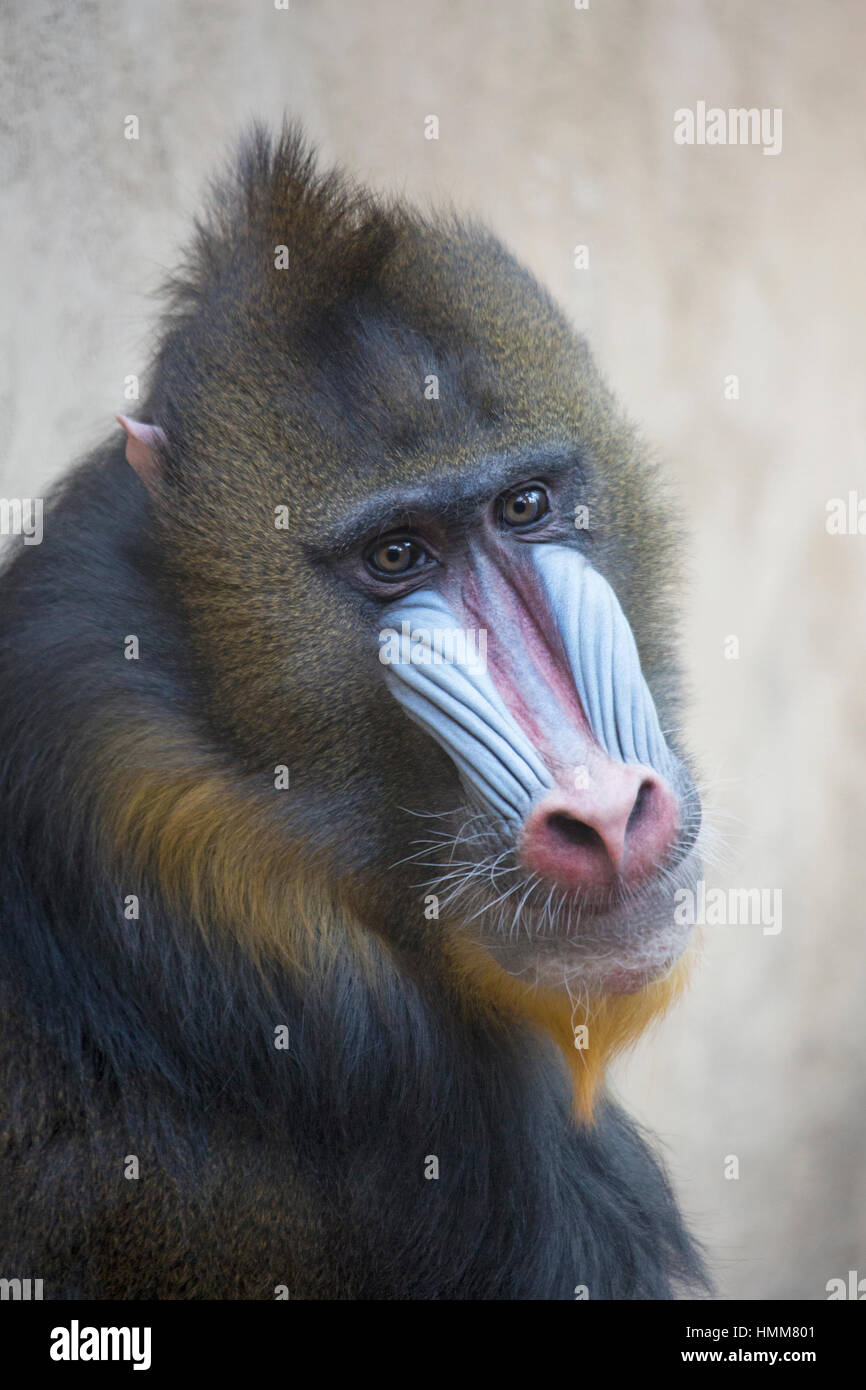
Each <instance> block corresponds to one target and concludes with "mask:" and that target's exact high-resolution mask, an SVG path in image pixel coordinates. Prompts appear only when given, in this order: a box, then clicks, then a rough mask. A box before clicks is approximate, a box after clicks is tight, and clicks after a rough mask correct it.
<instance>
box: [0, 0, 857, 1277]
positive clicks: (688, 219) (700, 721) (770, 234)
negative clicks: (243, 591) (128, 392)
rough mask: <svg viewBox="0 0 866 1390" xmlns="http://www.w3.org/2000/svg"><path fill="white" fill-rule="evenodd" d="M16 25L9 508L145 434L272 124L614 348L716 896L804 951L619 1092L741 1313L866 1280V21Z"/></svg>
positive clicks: (409, 13)
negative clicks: (131, 430) (686, 118)
mask: <svg viewBox="0 0 866 1390" xmlns="http://www.w3.org/2000/svg"><path fill="white" fill-rule="evenodd" d="M3 27H4V37H3V55H2V98H0V102H2V120H0V137H2V148H0V156H2V171H0V186H2V192H0V197H2V203H3V219H2V226H3V245H4V253H5V254H4V255H3V267H2V277H3V279H2V303H3V335H2V336H3V349H2V351H3V360H2V369H0V393H2V394H0V495H6V496H9V495H24V496H32V495H35V494H38V493H40V492H41V490H42V489H43V488H44V487H45V486H46V484H47V483H48V482H49V481H50V480H52V479H53V478H54V477H56V476H57V475H58V474H59V473H60V472H61V471H62V470H63V469H64V467H65V466H66V465H67V463H68V462H69V461H70V459H71V458H72V457H73V456H75V455H77V454H79V453H80V452H81V451H82V450H83V449H85V448H86V447H88V446H89V445H90V444H91V443H92V442H93V441H95V440H96V439H97V438H99V437H100V435H101V434H102V433H103V432H104V430H105V428H106V425H107V423H108V422H109V421H110V420H111V417H112V414H113V412H114V411H115V410H116V409H118V408H121V406H122V404H123V401H122V383H123V378H124V376H125V375H126V374H127V373H129V372H138V371H141V370H142V369H143V367H144V365H145V362H146V357H147V349H148V342H149V337H148V334H149V326H150V324H151V321H152V312H153V309H152V304H151V301H150V298H149V292H150V290H151V289H152V288H153V287H154V285H155V284H156V283H157V282H158V281H159V279H160V277H161V275H162V272H163V270H164V269H165V268H167V267H168V266H169V265H170V264H171V262H172V259H173V254H174V248H175V247H176V246H177V244H178V242H179V241H180V240H181V239H182V238H183V237H184V235H185V233H186V230H187V228H188V225H189V218H190V215H191V213H192V211H193V210H194V209H195V207H196V203H197V200H198V196H199V192H200V189H201V187H202V182H203V179H204V178H205V177H206V175H207V173H208V171H209V170H210V169H211V168H212V166H213V164H214V163H215V162H216V161H218V160H219V159H221V158H222V154H223V151H224V148H225V144H226V141H227V140H228V139H229V138H230V137H231V136H232V135H234V133H235V132H236V131H237V129H238V127H239V126H240V125H241V124H242V123H243V122H244V121H245V120H246V119H247V118H248V117H249V116H250V115H252V114H260V115H264V116H266V117H269V118H272V119H278V118H279V117H280V115H281V113H282V111H283V110H284V109H288V110H289V111H290V112H293V113H296V114H300V115H301V116H303V117H304V119H305V120H306V122H307V124H308V127H309V130H310V132H311V134H312V135H313V136H314V137H315V138H316V139H317V140H318V141H319V142H320V144H321V146H322V148H323V150H324V152H325V154H326V155H328V156H335V157H339V158H340V159H341V160H343V161H345V162H346V163H347V164H348V165H349V166H351V167H352V168H353V169H354V170H355V171H356V172H357V173H358V174H360V175H361V176H362V177H364V178H366V179H369V180H371V181H373V182H374V183H375V184H376V185H379V186H381V187H388V188H394V189H399V190H402V191H404V192H406V193H408V194H410V195H413V196H417V197H419V198H421V199H441V198H450V199H452V200H453V201H454V203H455V204H456V205H457V206H459V207H461V208H464V209H470V210H473V211H475V212H477V213H479V214H481V215H482V216H484V217H485V218H486V219H488V220H489V221H490V222H491V223H492V225H493V226H494V227H495V228H496V229H497V230H498V232H499V233H500V234H501V235H502V236H503V238H504V239H505V240H506V241H508V242H509V243H510V244H511V245H512V246H513V247H514V248H515V249H516V251H517V252H518V253H519V254H520V255H521V256H522V257H523V258H524V259H525V260H526V261H527V262H528V264H529V265H530V266H531V267H532V269H533V270H535V271H536V272H537V273H538V274H539V275H540V276H541V277H542V278H543V279H544V280H545V281H546V282H547V283H548V285H549V286H550V287H551V289H552V290H553V292H554V293H555V294H556V295H557V296H558V297H559V299H560V300H561V301H562V302H563V303H564V305H565V307H566V308H567V310H568V311H569V312H570V314H571V316H572V318H573V320H574V322H575V323H576V324H577V325H578V327H579V328H580V329H581V330H583V331H584V332H586V333H587V334H588V336H589V337H590V339H591V342H592V343H593V345H594V347H595V351H596V353H597V355H598V357H599V359H600V361H601V363H602V365H603V367H604V369H605V371H606V372H607V374H608V376H609V377H610V379H611V380H612V382H613V383H614V385H615V386H616V388H617V390H618V391H619V393H620V394H621V396H622V398H623V400H624V401H625V402H626V403H627V405H628V406H629V408H630V409H631V411H632V413H633V414H634V415H636V416H637V417H638V418H639V419H640V420H641V421H642V422H643V424H644V427H645V430H646V432H647V434H648V435H649V436H650V437H651V438H652V439H653V440H654V441H655V443H656V444H657V446H658V449H659V452H660V453H661V454H662V455H663V456H665V457H666V459H667V461H668V464H669V469H670V472H671V474H672V475H673V476H674V477H675V478H676V479H677V480H678V483H679V487H680V493H681V497H682V504H683V506H684V508H685V511H686V513H687V518H688V522H689V525H690V527H691V530H692V533H693V536H694V548H693V556H692V581H691V586H690V589H689V592H688V595H687V623H686V642H685V648H686V653H687V659H688V665H689V670H690V676H691V681H692V687H693V695H694V700H693V712H692V716H691V720H690V738H691V743H692V745H693V747H694V748H695V749H696V751H697V752H698V754H699V757H700V761H701V765H702V768H703V773H704V776H705V778H706V780H707V782H708V783H710V784H711V785H710V787H709V797H710V803H711V810H712V813H713V815H714V818H715V820H716V822H717V824H718V826H719V828H720V831H721V834H722V838H723V841H724V845H725V848H724V851H723V852H724V863H723V865H722V867H721V868H716V869H715V870H714V871H713V876H712V882H713V883H715V884H718V885H722V886H725V887H728V886H737V887H768V888H772V887H779V888H781V889H782V890H783V892H784V918H783V929H782V931H781V933H780V934H779V935H777V936H765V935H763V934H762V932H761V930H760V928H759V927H754V926H752V927H749V926H746V927H727V928H708V929H707V933H706V935H707V946H706V952H705V958H704V962H703V966H702V969H701V972H700V975H699V978H698V980H697V982H696V984H695V987H694V989H693V991H692V993H691V996H690V997H689V999H688V1000H687V1002H686V1003H685V1004H684V1005H683V1006H682V1007H681V1008H680V1009H679V1010H678V1012H677V1013H676V1015H675V1016H673V1017H672V1018H671V1019H670V1020H669V1021H668V1022H667V1023H666V1024H665V1025H664V1026H663V1027H662V1029H661V1031H660V1032H659V1034H658V1035H657V1037H656V1039H655V1040H654V1041H653V1042H649V1043H647V1042H645V1043H644V1044H642V1046H641V1048H640V1051H639V1053H638V1054H637V1055H636V1056H635V1057H634V1059H633V1060H632V1061H631V1062H629V1063H628V1065H626V1066H625V1067H623V1068H622V1069H621V1071H620V1075H619V1077H618V1085H619V1087H620V1089H621V1091H622V1092H623V1093H624V1095H625V1096H626V1097H627V1099H628V1101H629V1103H630V1104H631V1105H632V1106H633V1107H634V1108H635V1109H636V1111H637V1112H638V1113H639V1114H640V1115H641V1116H642V1117H643V1118H644V1119H645V1120H646V1121H647V1122H648V1123H649V1124H650V1125H652V1126H653V1127H654V1128H655V1129H656V1130H657V1131H658V1132H659V1134H660V1135H661V1137H662V1139H663V1141H664V1143H665V1144H666V1145H667V1147H668V1152H669V1155H670V1159H671V1163H672V1166H673V1169H674V1171H675V1173H676V1175H677V1179H678V1183H679V1186H680V1190H681V1193H682V1199H683V1203H684V1205H685V1207H686V1208H687V1210H688V1211H690V1212H691V1213H692V1216H693V1220H694V1223H695V1225H696V1227H697V1229H698V1230H699V1231H701V1232H702V1233H703V1234H704V1237H705V1239H706V1241H707V1242H708V1245H709V1248H710V1251H711V1256H712V1260H713V1263H714V1267H715V1269H716V1272H717V1275H718V1281H719V1288H720V1291H721V1292H722V1293H723V1294H724V1295H727V1296H741V1297H746V1298H767V1297H782V1298H792V1297H805V1298H820V1297H822V1296H823V1294H824V1286H825V1284H826V1281H827V1280H828V1279H829V1278H831V1277H833V1276H836V1275H845V1274H846V1272H847V1271H848V1270H849V1269H852V1268H856V1269H859V1271H860V1273H861V1275H866V1161H864V1159H866V1154H864V1113H866V1043H864V1025H863V1017H864V1012H866V1010H864V985H866V953H864V949H863V936H864V929H866V924H864V913H863V909H862V907H861V903H862V902H863V899H864V896H866V873H864V865H866V845H864V832H866V824H864V813H863V804H864V795H863V786H864V781H866V766H864V716H863V678H864V654H863V653H864V638H866V621H864V606H866V536H864V537H856V536H829V535H828V534H827V533H826V531H825V526H824V520H825V503H826V501H827V499H828V498H830V497H834V496H840V495H841V496H844V495H846V494H847V492H848V491H849V489H852V488H858V487H859V488H860V490H861V495H864V496H866V469H864V435H866V428H864V427H866V420H864V376H866V373H864V368H866V361H864V346H863V344H864V336H866V284H864V270H863V266H864V252H863V233H864V216H866V187H864V160H863V156H864V142H866V135H864V132H866V109H864V104H866V103H864V94H863V93H864V86H863V80H862V74H863V69H864V63H866V24H864V15H863V8H862V3H861V0H835V2H831V3H824V4H822V5H816V4H814V3H805V2H804V0H620V3H613V2H612V0H608V3H603V0H591V8H590V9H589V11H587V12H578V11H576V10H575V9H574V7H573V4H572V2H571V0H528V2H527V0H498V3H497V2H495V0H450V3H449V0H424V3H422V2H421V0H364V3H362V4H358V3H356V0H320V3H313V0H291V8H290V10H289V11H288V13H285V12H280V11H276V10H275V9H274V8H273V4H272V0H187V3H185V4H183V5H180V4H178V3H177V2H176V0H90V2H89V3H87V4H74V5H73V4H69V3H62V4H61V3H54V4H52V3H48V0H27V3H25V0H11V3H7V5H6V6H5V7H4V10H3ZM699 99H703V100H705V101H706V102H707V103H708V104H710V105H721V106H723V107H728V106H752V105H754V106H758V107H781V108H782V110H783V149H782V153H781V154H780V155H779V156H778V157H770V156H764V155H763V154H762V153H761V150H760V149H758V148H751V147H727V148H718V147H694V148H682V147H679V146H677V145H675V144H674V141H673V138H672V129H673V112H674V110H675V109H676V108H679V107H685V106H694V104H695V102H696V101H698V100H699ZM129 113H134V114H136V115H137V116H138V117H139V118H140V123H141V138H140V140H138V141H137V142H129V141H127V140H125V139H124V138H123V120H124V117H125V116H126V115H128V114H129ZM430 113H435V114H436V115H438V116H439V119H440V123H441V126H440V139H439V140H438V142H432V141H426V140H425V139H424V138H423V119H424V117H425V116H426V115H428V114H430ZM576 243H586V244H588V246H589V247H590V258H591V259H590V268H589V269H588V270H582V271H578V270H575V269H574V268H573V265H572V250H573V247H574V246H575V244H576ZM729 373H735V374H736V375H737V376H738V377H739V379H740V392H741V395H740V399H739V400H738V401H729V400H725V399H724V396H723V379H724V377H725V376H726V375H727V374H729ZM731 634H733V635H736V636H737V637H738V638H739V641H740V658H739V660H726V659H725V657H724V652H723V643H724V640H725V638H726V637H728V636H729V635H731ZM727 1155H736V1156H738V1158H739V1164H740V1177H739V1180H737V1181H729V1180H725V1178H724V1176H723V1170H724V1161H725V1157H726V1156H727Z"/></svg>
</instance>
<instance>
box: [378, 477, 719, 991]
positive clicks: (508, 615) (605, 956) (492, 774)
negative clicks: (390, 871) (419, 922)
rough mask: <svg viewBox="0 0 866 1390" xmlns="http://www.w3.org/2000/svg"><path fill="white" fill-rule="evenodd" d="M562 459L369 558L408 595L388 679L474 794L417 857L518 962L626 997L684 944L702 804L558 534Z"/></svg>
mask: <svg viewBox="0 0 866 1390" xmlns="http://www.w3.org/2000/svg"><path fill="white" fill-rule="evenodd" d="M556 453H557V451H556V450H548V457H549V461H551V462H552V461H553V459H554V458H555V457H556ZM566 459H567V454H566V455H565V456H564V457H561V458H560V460H559V463H560V466H561V467H562V465H563V464H565V466H564V467H562V472H561V473H559V476H558V479H557V483H558V485H557V486H551V485H546V484H545V482H544V481H541V480H538V479H530V480H528V481H526V482H522V483H518V484H516V485H513V486H511V487H509V488H508V489H506V490H505V491H503V492H502V493H501V494H500V495H499V496H498V497H496V498H494V499H491V504H490V505H489V506H486V507H485V506H482V507H481V508H480V509H479V512H478V515H477V517H476V521H475V524H474V525H470V526H468V527H467V528H466V529H465V531H464V532H463V534H462V536H461V540H460V543H459V544H457V545H454V544H450V543H449V541H448V539H447V538H442V537H441V536H440V539H439V543H438V546H437V545H436V542H435V540H433V539H432V537H433V536H435V531H436V528H435V527H431V528H430V530H429V531H428V534H427V535H426V536H425V535H424V534H423V532H421V531H415V532H412V531H410V530H407V529H406V528H403V529H402V530H401V531H400V532H398V533H394V534H391V535H386V536H384V537H379V538H377V540H376V542H375V544H374V545H373V546H372V547H371V548H370V549H369V550H368V552H367V554H366V557H365V562H366V567H367V570H368V572H369V573H370V574H371V576H372V577H373V580H374V582H376V583H378V585H379V586H381V587H385V586H396V587H398V588H399V590H400V596H399V598H397V599H396V600H395V601H393V602H392V603H390V604H388V606H387V607H386V608H385V610H384V612H383V626H382V629H381V631H380V633H379V641H380V653H379V659H380V663H381V664H382V667H383V679H384V682H385V684H386V685H387V687H388V689H389V691H390V692H391V694H392V696H393V697H394V698H395V699H396V701H397V702H398V704H399V705H400V706H401V708H402V709H403V710H404V711H405V713H406V714H407V715H408V716H409V718H410V719H411V720H412V721H413V722H414V723H415V724H416V725H418V726H419V727H420V728H421V729H423V730H424V732H425V733H426V734H427V735H428V736H429V738H430V739H432V740H434V741H435V742H436V743H437V744H438V745H439V746H440V747H441V748H443V749H444V750H445V752H446V753H447V754H448V756H449V758H450V759H451V761H452V763H453V765H454V768H455V769H456V772H457V775H458V777H459V781H460V784H461V787H462V790H463V793H464V798H463V804H462V806H461V808H460V811H459V812H458V816H457V818H459V819H460V824H459V826H457V827H456V828H454V826H453V821H454V819H455V818H454V817H452V818H451V820H452V826H451V827H450V828H449V829H447V830H443V831H441V832H440V833H439V835H438V836H434V838H433V839H432V840H431V841H430V842H429V844H428V846H427V851H428V852H422V855H421V856H419V857H421V858H423V859H424V860H425V861H427V862H438V863H439V864H440V865H441V870H442V871H441V878H440V880H439V881H438V885H437V881H436V880H435V879H434V880H433V882H432V883H430V884H428V885H427V886H428V888H429V889H430V890H431V891H433V892H435V891H436V888H437V886H438V887H439V889H440V890H441V892H442V894H443V897H444V900H445V904H446V908H447V907H452V906H455V905H457V904H458V903H459V904H460V916H461V918H462V920H463V922H464V925H465V929H467V930H471V931H473V932H474V935H475V936H476V938H477V939H478V940H480V941H481V942H482V943H483V945H484V946H485V947H486V948H487V949H488V950H489V951H490V952H491V953H492V954H493V955H494V956H495V958H496V959H497V960H498V961H499V962H500V964H502V965H503V966H504V967H505V968H506V969H507V970H509V971H510V972H511V973H515V974H520V975H524V974H527V973H528V974H529V975H530V978H534V979H537V980H539V981H540V982H541V983H543V984H545V985H548V986H550V985H556V984H563V983H565V984H572V983H573V984H575V985H578V986H583V987H585V988H587V989H589V990H592V991H593V992H595V993H599V992H603V993H630V992H632V991H635V990H637V989H639V988H641V987H642V986H643V985H644V984H646V983H647V982H648V981H649V980H651V979H653V978H656V977H657V976H658V975H659V974H661V973H663V972H664V971H665V970H666V969H667V968H669V967H670V965H671V964H672V963H673V962H674V961H675V960H676V958H677V957H678V956H679V954H680V952H681V951H682V949H683V947H684V945H685V944H686V941H687V939H688V935H689V929H688V928H683V927H680V926H675V925H674V911H673V908H674V896H673V895H674V891H675V889H676V888H679V887H682V886H684V885H685V884H689V883H690V882H692V881H693V879H694V877H695V875H696V856H695V852H694V845H695V839H696V835H697V829H698V825H699V822H700V810H699V805H698V801H697V795H696V792H695V789H694V787H693V784H692V783H691V780H690V778H689V776H688V774H687V772H686V770H685V768H684V766H683V764H682V762H681V761H680V760H679V759H678V758H677V757H676V756H675V754H674V753H673V752H672V750H671V748H670V746H669V745H668V742H667V741H666V739H665V736H664V733H663V732H662V729H661V727H660V724H659V717H658V714H657V711H656V706H655V703H654V701H653V697H652V694H651V692H650V690H649V687H648V685H647V682H646V680H645V679H644V676H643V673H642V670H641V664H640V658H639V655H638V650H637V646H636V643H635V639H634V636H633V634H632V630H631V628H630V626H629V623H628V621H627V619H626V617H625V614H624V613H623V610H622V608H621V606H620V604H619V601H618V599H617V597H616V594H615V592H614V590H613V588H612V586H611V585H610V583H609V582H608V581H607V580H606V579H605V578H604V576H603V575H602V574H601V573H600V572H599V570H598V569H597V568H595V566H594V565H593V564H592V562H591V560H590V559H589V558H588V557H587V554H586V553H585V550H584V549H582V548H581V545H580V542H579V540H578V539H577V538H576V537H574V536H573V535H572V536H569V535H568V533H567V532H565V531H564V526H563V517H562V515H561V513H560V512H559V511H558V507H559V506H560V505H561V498H562V496H563V495H564V494H565V493H567V491H568V469H567V464H566ZM555 471H557V470H555ZM443 551H444V552H446V553H447V556H448V559H447V562H446V563H444V564H443V558H444V557H443V555H442V552H443ZM415 809H417V810H418V811H419V812H423V808H421V807H418V808H415Z"/></svg>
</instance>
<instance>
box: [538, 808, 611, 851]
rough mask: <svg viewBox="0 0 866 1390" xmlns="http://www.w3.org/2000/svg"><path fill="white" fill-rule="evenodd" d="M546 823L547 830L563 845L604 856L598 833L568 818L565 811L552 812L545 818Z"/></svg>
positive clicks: (570, 817) (575, 818)
mask: <svg viewBox="0 0 866 1390" xmlns="http://www.w3.org/2000/svg"><path fill="white" fill-rule="evenodd" d="M546 823H547V826H548V829H550V830H552V831H553V833H554V835H555V836H556V837H557V838H558V839H560V840H562V841H563V842H564V843H565V844H567V845H574V846H579V847H581V848H582V849H594V850H598V851H600V852H601V853H602V854H604V852H605V849H604V841H603V840H602V838H601V836H600V835H599V833H598V831H597V830H593V828H592V826H591V825H587V824H586V822H585V821H582V820H578V819H577V817H576V816H570V815H568V814H567V813H566V812H565V811H554V812H553V814H552V815H549V816H548V817H547V822H546Z"/></svg>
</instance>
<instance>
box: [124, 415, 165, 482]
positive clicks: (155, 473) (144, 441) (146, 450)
mask: <svg viewBox="0 0 866 1390" xmlns="http://www.w3.org/2000/svg"><path fill="white" fill-rule="evenodd" d="M115 419H116V420H117V422H118V424H120V425H122V426H123V428H124V429H125V430H126V461H127V463H128V464H129V465H130V466H131V467H132V468H134V469H135V471H136V473H137V474H138V476H139V478H140V479H141V481H142V482H143V483H144V484H145V486H146V487H149V488H152V487H156V485H157V484H158V482H159V480H160V478H161V477H162V465H161V463H160V460H159V451H160V449H163V448H164V447H165V435H164V433H163V431H162V430H161V429H160V428H159V427H158V426H157V425H143V424H142V423H141V421H140V420H131V419H130V418H129V416H128V415H117V416H115Z"/></svg>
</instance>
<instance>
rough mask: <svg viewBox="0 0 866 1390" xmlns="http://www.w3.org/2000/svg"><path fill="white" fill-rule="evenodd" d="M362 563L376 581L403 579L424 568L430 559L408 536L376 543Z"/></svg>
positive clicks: (421, 547) (393, 537) (422, 548)
mask: <svg viewBox="0 0 866 1390" xmlns="http://www.w3.org/2000/svg"><path fill="white" fill-rule="evenodd" d="M364 563H365V564H366V566H367V569H368V570H369V571H370V573H371V574H373V575H375V576H376V578H377V579H404V578H405V577H406V576H407V575H409V574H412V573H414V572H415V571H416V570H421V569H424V568H426V566H427V565H428V564H430V563H432V557H431V556H430V555H428V554H427V551H426V550H425V549H424V547H423V546H422V545H419V544H418V542H417V541H415V540H412V539H411V538H410V537H409V536H392V537H391V538H390V539H389V540H386V541H377V542H376V544H375V545H374V546H372V547H371V548H370V549H369V550H368V551H367V554H366V555H365V556H364Z"/></svg>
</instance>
